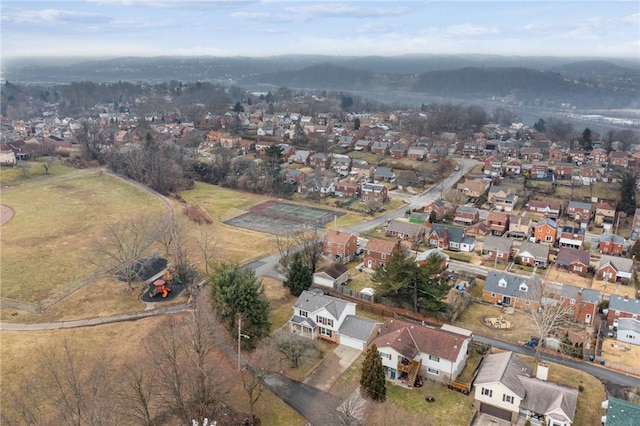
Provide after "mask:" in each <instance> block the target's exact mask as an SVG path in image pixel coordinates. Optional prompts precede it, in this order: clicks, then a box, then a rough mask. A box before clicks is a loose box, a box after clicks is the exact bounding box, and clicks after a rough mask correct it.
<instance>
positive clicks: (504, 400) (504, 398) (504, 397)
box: [502, 393, 513, 404]
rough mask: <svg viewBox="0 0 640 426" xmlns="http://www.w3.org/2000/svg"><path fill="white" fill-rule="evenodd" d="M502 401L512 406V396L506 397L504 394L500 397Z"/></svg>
mask: <svg viewBox="0 0 640 426" xmlns="http://www.w3.org/2000/svg"><path fill="white" fill-rule="evenodd" d="M502 401H503V402H508V403H510V404H513V396H512V395H507V394H506V393H505V394H503V395H502Z"/></svg>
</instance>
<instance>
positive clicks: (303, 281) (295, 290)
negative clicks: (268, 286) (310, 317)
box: [284, 253, 313, 296]
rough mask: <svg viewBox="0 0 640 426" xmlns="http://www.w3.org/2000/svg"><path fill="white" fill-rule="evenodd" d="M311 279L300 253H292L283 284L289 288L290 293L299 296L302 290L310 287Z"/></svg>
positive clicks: (309, 271)
mask: <svg viewBox="0 0 640 426" xmlns="http://www.w3.org/2000/svg"><path fill="white" fill-rule="evenodd" d="M312 281H313V276H312V275H311V270H309V268H308V267H307V265H305V263H304V262H303V261H302V255H301V254H300V253H296V254H294V255H293V260H292V261H291V265H289V274H288V275H287V280H286V281H285V282H284V286H285V287H287V288H288V289H289V292H290V293H291V294H292V295H294V296H300V295H301V294H302V292H303V291H304V290H308V289H309V287H311V282H312Z"/></svg>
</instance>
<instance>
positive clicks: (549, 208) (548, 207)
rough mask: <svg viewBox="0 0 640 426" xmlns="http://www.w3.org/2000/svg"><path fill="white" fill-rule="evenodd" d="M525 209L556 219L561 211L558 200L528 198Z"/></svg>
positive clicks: (560, 204)
mask: <svg viewBox="0 0 640 426" xmlns="http://www.w3.org/2000/svg"><path fill="white" fill-rule="evenodd" d="M527 210H528V211H530V212H533V213H540V214H543V215H544V216H545V217H548V218H551V219H557V218H558V217H560V212H561V211H562V203H560V202H559V201H543V200H530V201H529V204H528V205H527Z"/></svg>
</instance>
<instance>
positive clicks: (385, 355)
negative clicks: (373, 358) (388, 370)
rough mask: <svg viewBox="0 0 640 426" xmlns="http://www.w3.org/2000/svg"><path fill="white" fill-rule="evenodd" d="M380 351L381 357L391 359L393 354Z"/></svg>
mask: <svg viewBox="0 0 640 426" xmlns="http://www.w3.org/2000/svg"><path fill="white" fill-rule="evenodd" d="M378 353H379V354H380V358H385V359H391V354H387V353H384V352H380V351H378Z"/></svg>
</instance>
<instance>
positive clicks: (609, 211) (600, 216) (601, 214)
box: [594, 201, 616, 231]
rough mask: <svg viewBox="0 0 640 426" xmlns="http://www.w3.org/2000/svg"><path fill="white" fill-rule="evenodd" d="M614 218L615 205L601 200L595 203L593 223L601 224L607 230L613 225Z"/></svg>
mask: <svg viewBox="0 0 640 426" xmlns="http://www.w3.org/2000/svg"><path fill="white" fill-rule="evenodd" d="M615 220H616V207H615V205H613V204H611V203H609V202H607V201H603V202H600V203H598V204H596V215H595V219H594V223H595V224H596V225H597V226H602V227H604V228H605V229H607V230H609V231H610V230H611V229H612V227H613V223H614V222H615Z"/></svg>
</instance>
